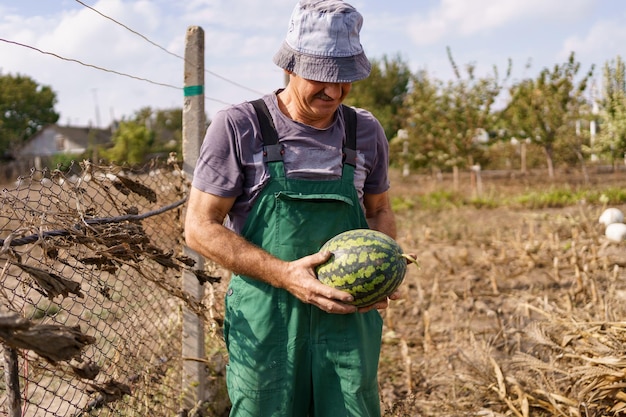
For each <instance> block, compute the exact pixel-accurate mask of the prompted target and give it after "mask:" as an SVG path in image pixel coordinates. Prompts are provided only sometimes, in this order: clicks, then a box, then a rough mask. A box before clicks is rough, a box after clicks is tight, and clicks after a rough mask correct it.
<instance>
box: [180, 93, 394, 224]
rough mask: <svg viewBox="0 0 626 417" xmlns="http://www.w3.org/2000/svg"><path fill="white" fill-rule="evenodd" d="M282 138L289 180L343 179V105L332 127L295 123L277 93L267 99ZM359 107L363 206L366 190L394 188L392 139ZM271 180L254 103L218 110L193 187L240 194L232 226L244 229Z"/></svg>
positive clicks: (358, 170)
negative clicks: (391, 179) (390, 172)
mask: <svg viewBox="0 0 626 417" xmlns="http://www.w3.org/2000/svg"><path fill="white" fill-rule="evenodd" d="M263 99H264V100H265V103H266V104H267V107H268V109H269V111H270V114H271V116H272V119H273V120H274V125H275V126H276V131H277V132H278V140H279V142H280V143H281V144H282V145H283V149H284V151H285V154H284V163H285V171H286V175H287V177H288V178H299V179H315V180H320V179H322V180H323V179H329V180H332V179H337V178H340V177H341V170H342V147H343V144H344V142H345V130H344V122H343V115H342V114H341V113H342V110H341V107H340V108H339V110H338V113H340V114H339V115H337V114H336V115H335V120H334V121H333V123H332V124H331V125H330V126H329V127H328V128H326V129H317V128H314V127H312V126H308V125H305V124H302V123H298V122H295V121H293V120H291V119H290V118H288V117H287V116H285V115H284V114H283V113H282V112H281V111H280V110H279V108H278V99H277V97H276V93H274V94H268V95H266V96H264V97H263ZM356 110H357V167H356V170H355V176H354V185H355V187H356V189H357V192H358V195H359V199H360V200H361V204H362V203H363V193H367V194H379V193H382V192H384V191H387V190H388V189H389V178H388V170H387V166H388V159H389V143H388V141H387V138H386V137H385V133H384V131H383V128H382V126H381V125H380V123H379V122H378V120H376V119H375V118H374V116H373V115H372V114H371V113H370V112H368V111H366V110H363V109H356ZM268 179H269V176H268V173H267V169H266V166H265V164H264V162H263V141H262V138H261V131H260V126H259V122H258V120H257V117H256V113H255V111H254V108H253V107H252V104H250V103H248V102H245V103H241V104H238V105H234V106H230V107H227V108H225V109H223V110H220V111H219V112H217V113H216V114H215V117H214V118H213V120H212V121H211V124H210V125H209V128H208V129H207V132H206V136H205V138H204V142H203V143H202V147H201V149H200V155H199V157H198V162H197V164H196V167H195V170H194V176H193V182H192V185H193V186H194V187H195V188H197V189H198V190H200V191H204V192H206V193H210V194H214V195H217V196H220V197H237V198H236V200H235V204H234V205H233V207H232V209H231V211H230V213H229V214H228V217H227V219H226V225H227V226H228V227H230V228H231V229H233V230H234V231H236V232H241V230H242V229H243V226H244V224H245V222H246V218H247V216H248V213H249V212H250V209H251V208H252V205H253V204H254V202H255V201H256V198H257V197H258V195H259V192H260V191H261V190H262V189H263V186H264V185H265V184H266V183H267V180H268Z"/></svg>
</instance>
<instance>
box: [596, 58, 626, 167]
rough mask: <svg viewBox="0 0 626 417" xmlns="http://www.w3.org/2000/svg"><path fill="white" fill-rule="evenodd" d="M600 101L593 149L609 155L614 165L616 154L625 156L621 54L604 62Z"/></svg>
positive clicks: (625, 84)
mask: <svg viewBox="0 0 626 417" xmlns="http://www.w3.org/2000/svg"><path fill="white" fill-rule="evenodd" d="M602 86H603V94H602V96H603V97H602V99H601V101H600V122H601V126H600V132H599V133H598V136H597V138H596V139H597V140H596V143H595V144H594V145H595V146H594V149H593V150H595V151H597V152H599V153H602V154H605V155H609V156H610V158H611V162H612V164H613V166H614V167H615V161H616V155H618V156H620V157H626V70H625V65H624V61H622V58H621V56H617V59H616V60H615V61H611V62H606V63H605V65H604V71H603V83H602Z"/></svg>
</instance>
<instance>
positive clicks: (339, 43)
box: [273, 0, 372, 83]
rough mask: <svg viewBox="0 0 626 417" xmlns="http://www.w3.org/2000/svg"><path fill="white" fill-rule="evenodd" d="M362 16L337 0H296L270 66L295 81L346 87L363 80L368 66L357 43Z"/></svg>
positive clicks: (367, 72)
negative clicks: (286, 29)
mask: <svg viewBox="0 0 626 417" xmlns="http://www.w3.org/2000/svg"><path fill="white" fill-rule="evenodd" d="M362 25H363V16H361V14H360V13H359V12H358V11H357V10H356V9H355V8H354V7H353V6H351V5H349V4H348V3H345V2H343V1H341V0H300V1H299V2H298V4H297V5H296V7H295V8H294V10H293V12H292V14H291V19H290V21H289V29H288V31H287V36H286V38H285V40H284V42H283V44H282V45H281V47H280V49H279V50H278V52H277V53H276V54H275V55H274V59H273V61H274V63H275V64H276V65H278V66H279V67H281V68H283V69H285V70H287V71H290V72H293V73H295V74H296V75H298V76H299V77H302V78H305V79H308V80H313V81H321V82H333V83H350V82H354V81H358V80H362V79H364V78H367V76H368V75H369V74H370V71H371V68H372V66H371V64H370V62H369V60H368V59H367V57H366V56H365V52H364V51H363V46H361V42H360V39H359V32H360V31H361V27H362Z"/></svg>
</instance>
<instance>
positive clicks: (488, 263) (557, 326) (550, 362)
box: [379, 173, 626, 417]
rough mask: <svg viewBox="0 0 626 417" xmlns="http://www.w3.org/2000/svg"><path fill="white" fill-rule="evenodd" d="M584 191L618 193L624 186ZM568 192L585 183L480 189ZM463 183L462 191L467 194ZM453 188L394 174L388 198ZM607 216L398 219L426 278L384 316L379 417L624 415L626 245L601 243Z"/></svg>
mask: <svg viewBox="0 0 626 417" xmlns="http://www.w3.org/2000/svg"><path fill="white" fill-rule="evenodd" d="M590 181H591V183H592V184H595V186H597V187H601V186H606V185H609V184H611V185H612V186H620V185H621V184H623V185H624V186H626V175H624V174H623V173H621V174H620V173H618V174H602V175H599V174H598V175H595V176H593V177H592V178H591V179H590ZM557 182H558V184H557ZM564 183H567V184H568V185H569V186H571V187H573V188H574V187H577V186H578V185H580V184H581V183H582V179H581V178H577V177H576V175H575V174H572V173H561V174H560V179H559V180H557V181H555V182H552V183H549V182H547V181H546V178H545V176H544V175H543V173H535V174H534V175H529V176H524V177H521V176H517V177H515V178H511V176H500V177H498V178H495V177H494V178H490V179H487V178H485V177H483V192H484V193H485V194H491V195H495V194H498V195H502V194H510V195H514V194H515V193H519V192H521V191H524V190H526V191H527V190H529V189H541V188H543V189H547V188H548V187H550V186H551V185H552V186H554V185H558V186H563V185H564ZM471 184H472V182H471V180H470V179H469V177H462V178H461V180H460V181H459V186H460V189H462V190H466V192H471ZM452 186H453V185H452V182H451V180H450V179H449V178H447V179H446V178H443V179H441V180H435V179H433V178H430V177H424V176H414V177H408V178H402V177H400V176H395V177H394V178H393V192H392V195H393V196H394V197H402V198H404V199H409V200H410V199H411V196H415V195H419V194H426V193H428V192H431V191H433V190H450V189H451V187H452ZM613 206H614V207H618V208H620V209H621V210H622V211H626V206H624V205H613ZM603 209H604V207H602V206H593V205H591V204H588V203H586V202H583V201H581V202H580V203H579V204H577V205H575V206H569V207H565V208H558V209H541V210H526V209H514V208H496V209H489V208H483V209H474V208H451V209H445V210H441V211H434V210H432V209H431V210H423V209H420V207H413V208H409V209H403V210H399V211H398V213H397V220H398V241H399V243H400V244H401V245H402V247H403V249H404V250H405V251H406V252H413V253H416V254H417V255H418V261H419V262H420V268H419V269H418V268H416V267H413V266H412V267H410V268H409V272H408V274H407V277H406V280H405V283H404V285H403V288H402V291H403V299H402V300H399V301H396V302H394V303H393V305H392V307H391V308H389V309H388V310H387V311H386V312H385V313H384V316H385V329H384V344H383V352H382V356H381V365H380V372H379V377H380V386H381V393H382V400H383V405H384V407H383V409H384V415H385V416H387V417H389V416H411V417H413V416H522V417H526V416H581V417H590V416H609V415H617V416H622V415H626V354H625V353H626V318H625V312H626V271H625V268H626V243H624V242H622V243H617V244H616V243H611V242H608V241H607V240H606V239H605V237H604V227H603V226H602V225H601V224H599V222H598V218H599V216H600V214H601V212H602V210H603Z"/></svg>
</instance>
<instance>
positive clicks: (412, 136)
mask: <svg viewBox="0 0 626 417" xmlns="http://www.w3.org/2000/svg"><path fill="white" fill-rule="evenodd" d="M448 57H449V59H450V63H451V65H452V67H453V70H454V73H455V76H456V77H455V79H454V80H452V81H449V82H447V83H446V84H443V83H441V82H440V81H438V80H435V79H432V78H430V77H428V75H427V74H426V73H425V72H421V73H418V74H416V75H415V76H414V77H413V79H412V89H411V92H410V93H409V94H408V96H407V99H406V101H405V108H406V111H407V118H406V131H407V134H408V141H409V143H410V150H409V156H411V155H412V156H413V162H414V163H415V164H417V165H419V166H430V167H433V168H438V169H450V168H453V169H454V170H455V171H456V168H461V167H466V166H470V165H473V164H476V163H480V162H482V161H481V160H482V158H483V154H484V150H485V146H486V144H485V143H484V139H485V134H486V132H487V131H489V130H491V129H492V128H493V126H494V125H495V123H496V116H497V114H496V113H495V112H494V111H493V106H494V103H495V101H496V98H497V97H498V95H499V94H500V92H501V90H502V87H501V82H500V79H499V75H498V71H497V69H495V68H494V74H493V75H492V76H487V77H483V78H478V77H476V75H475V66H474V65H473V64H469V65H467V66H466V73H467V75H466V76H464V75H462V74H461V72H460V71H459V69H458V67H457V65H456V63H455V62H454V60H453V58H452V54H451V53H450V49H448ZM509 74H510V71H508V72H507V76H508V75H509Z"/></svg>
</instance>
